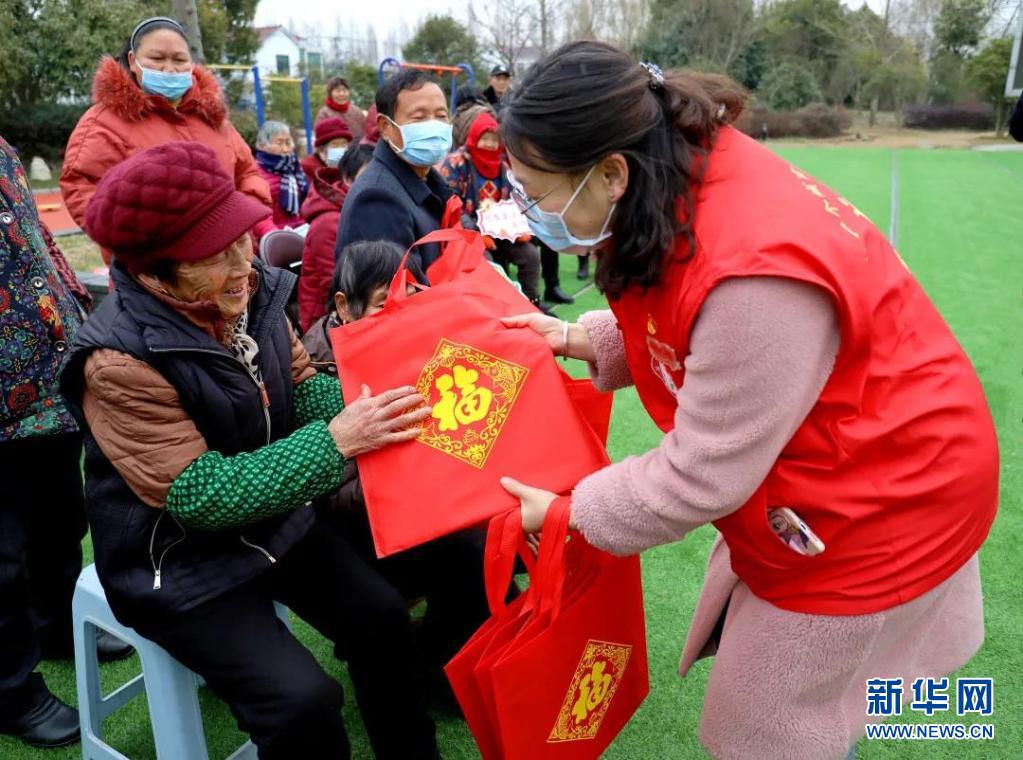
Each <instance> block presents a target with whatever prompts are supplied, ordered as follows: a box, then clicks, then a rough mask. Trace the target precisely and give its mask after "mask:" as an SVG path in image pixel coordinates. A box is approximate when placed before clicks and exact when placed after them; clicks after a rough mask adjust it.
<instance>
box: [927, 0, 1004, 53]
mask: <svg viewBox="0 0 1023 760" xmlns="http://www.w3.org/2000/svg"><path fill="white" fill-rule="evenodd" d="M988 14H989V11H988V7H987V4H986V3H985V2H984V0H945V2H944V3H942V6H941V11H940V13H938V18H937V20H936V21H935V22H934V38H935V41H936V42H937V43H938V46H939V47H940V48H941V49H942V50H945V51H947V52H949V53H952V54H953V55H955V56H957V57H959V58H964V57H965V56H966V54H967V52H969V51H970V50H972V49H973V48H975V47H977V45H978V44H980V38H981V35H982V34H983V33H984V26H985V25H986V24H987V22H988V20H989V19H990V16H989V15H988Z"/></svg>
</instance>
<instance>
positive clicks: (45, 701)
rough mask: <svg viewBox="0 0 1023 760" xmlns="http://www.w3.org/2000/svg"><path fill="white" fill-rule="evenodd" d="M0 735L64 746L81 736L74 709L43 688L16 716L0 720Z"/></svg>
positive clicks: (30, 742)
mask: <svg viewBox="0 0 1023 760" xmlns="http://www.w3.org/2000/svg"><path fill="white" fill-rule="evenodd" d="M0 734H7V735H8V736H13V737H14V738H15V739H21V740H22V741H23V742H25V744H28V745H30V746H32V747H66V746H67V745H69V744H74V743H75V742H77V741H78V740H79V738H80V737H81V728H80V726H79V722H78V710H76V709H75V708H73V707H70V706H68V705H66V704H64V703H63V702H61V701H60V700H59V699H57V698H56V697H55V696H53V694H51V693H50V691H49V690H46V691H45V692H44V693H42V694H41V695H40V699H39V700H38V702H37V703H36V704H35V705H34V706H33V707H32V708H31V709H30V710H29V711H28V712H26V713H25V714H24V715H22V716H21V717H20V718H16V719H14V720H9V721H4V722H2V723H0Z"/></svg>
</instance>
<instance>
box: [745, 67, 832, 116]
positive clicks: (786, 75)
mask: <svg viewBox="0 0 1023 760" xmlns="http://www.w3.org/2000/svg"><path fill="white" fill-rule="evenodd" d="M759 92H760V95H761V97H762V98H763V99H764V100H765V101H766V102H767V104H768V105H769V106H770V107H771V108H772V109H774V110H775V111H794V110H796V109H797V108H802V107H803V106H805V105H809V104H810V103H819V102H821V101H823V100H824V95H823V93H822V92H821V88H820V84H819V83H818V82H817V78H816V76H815V75H814V73H813V71H811V70H810V69H809V68H807V67H806V66H802V65H800V64H799V63H797V62H796V61H785V62H784V63H782V64H780V65H778V66H775V67H773V68H771V69H770V70H769V71H768V72H767V74H765V75H764V78H763V80H761V82H760V91H759Z"/></svg>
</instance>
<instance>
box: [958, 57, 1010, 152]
mask: <svg viewBox="0 0 1023 760" xmlns="http://www.w3.org/2000/svg"><path fill="white" fill-rule="evenodd" d="M1011 58H1012V40H1011V39H1010V38H1002V39H998V40H991V41H990V42H988V43H987V44H986V45H985V46H984V47H983V48H982V49H981V50H980V52H979V53H977V55H975V56H973V58H971V59H970V60H969V61H968V62H967V64H966V81H967V84H968V85H969V86H970V87H971V88H973V89H974V90H975V91H976V94H977V96H978V97H980V98H981V99H983V100H986V101H987V102H988V103H991V105H993V106H994V108H995V132H996V134H997V135H998V136H999V137H1001V136H1002V133H1003V130H1004V128H1005V106H1006V100H1005V73H1006V72H1007V71H1008V70H1009V60H1010V59H1011Z"/></svg>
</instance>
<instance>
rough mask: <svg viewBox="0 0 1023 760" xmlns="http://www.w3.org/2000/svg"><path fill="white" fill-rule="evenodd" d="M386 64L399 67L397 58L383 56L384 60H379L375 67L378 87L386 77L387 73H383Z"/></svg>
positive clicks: (399, 62) (399, 63)
mask: <svg viewBox="0 0 1023 760" xmlns="http://www.w3.org/2000/svg"><path fill="white" fill-rule="evenodd" d="M388 66H393V67H395V68H398V69H400V68H401V61H399V60H398V59H397V58H384V60H382V61H380V67H379V68H378V69H377V86H378V87H379V86H380V85H382V84H383V83H384V80H385V79H386V78H387V75H386V74H385V73H384V71H385V70H386V69H387V67H388Z"/></svg>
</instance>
